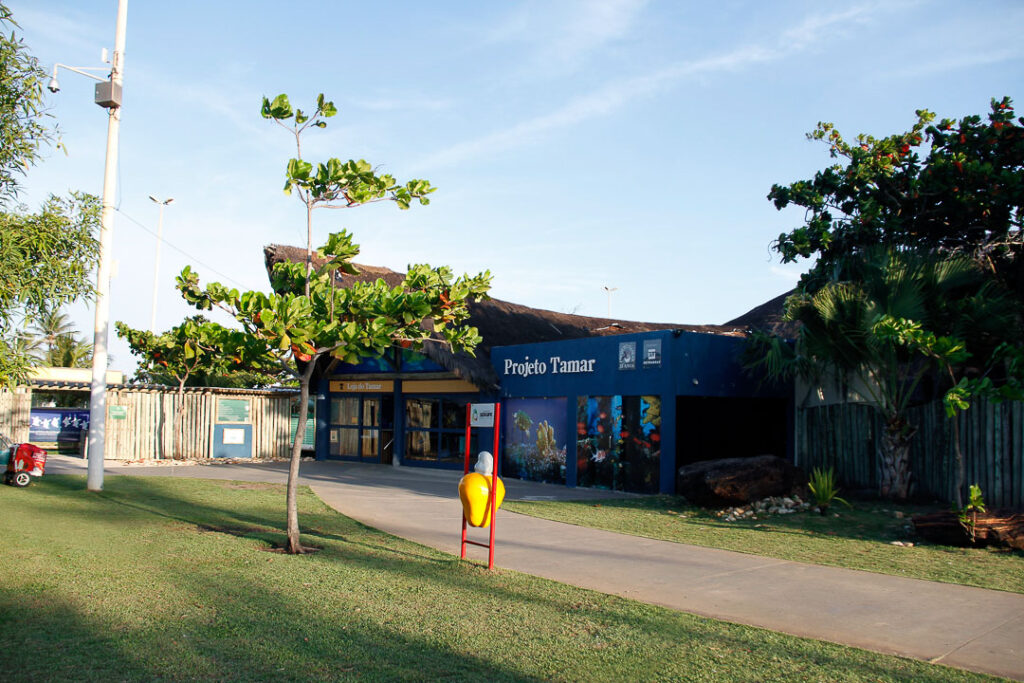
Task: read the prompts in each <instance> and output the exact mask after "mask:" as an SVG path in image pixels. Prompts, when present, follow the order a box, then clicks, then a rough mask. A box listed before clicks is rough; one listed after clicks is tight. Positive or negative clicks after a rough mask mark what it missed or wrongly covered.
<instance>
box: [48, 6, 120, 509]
mask: <svg viewBox="0 0 1024 683" xmlns="http://www.w3.org/2000/svg"><path fill="white" fill-rule="evenodd" d="M127 27H128V0H118V3H117V28H116V30H115V33H114V58H113V60H112V62H111V64H110V78H109V79H108V80H104V79H102V78H100V77H98V76H96V75H94V74H90V73H88V71H90V70H91V71H96V70H101V69H102V70H106V67H96V68H91V67H74V66H67V65H66V64H55V65H54V67H53V78H51V79H50V83H49V84H48V86H47V87H48V88H49V89H50V91H51V92H57V91H58V90H60V83H58V82H57V67H62V68H64V69H67V70H68V71H73V72H75V73H77V74H82V75H83V76H88V77H89V78H92V79H95V80H97V81H99V83H97V84H96V96H95V102H96V104H98V105H99V106H101V107H103V108H104V109H106V110H107V112H108V118H107V158H106V161H105V162H104V164H103V208H102V210H101V212H100V258H99V264H98V267H97V269H96V322H95V324H94V325H93V342H92V383H91V384H90V387H89V445H88V449H89V455H90V457H89V474H88V476H87V477H86V488H88V489H89V490H90V491H102V490H103V455H104V451H105V448H106V427H107V338H108V337H109V336H110V270H111V262H112V260H113V259H112V258H111V251H112V247H113V236H114V193H115V191H116V189H117V152H118V146H117V142H118V132H119V130H120V124H121V83H122V80H123V72H124V45H125V31H126V29H127Z"/></svg>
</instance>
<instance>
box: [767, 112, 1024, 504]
mask: <svg viewBox="0 0 1024 683" xmlns="http://www.w3.org/2000/svg"><path fill="white" fill-rule="evenodd" d="M808 137H809V138H810V139H812V140H820V141H824V142H826V143H827V144H828V145H829V151H830V154H831V156H832V158H833V159H836V160H838V161H837V163H835V164H833V165H832V166H829V167H828V168H826V169H824V170H822V171H819V172H818V173H817V174H815V176H814V177H813V178H812V179H808V180H802V181H797V182H794V183H792V184H790V185H785V186H784V185H774V186H773V187H772V189H771V192H770V193H769V195H768V198H769V199H771V200H772V201H773V202H774V203H775V206H776V208H778V209H780V210H781V209H784V208H786V207H788V206H790V205H795V206H799V207H802V208H803V209H804V214H803V224H802V225H801V226H800V227H797V228H795V229H794V230H792V231H790V232H788V233H783V234H781V235H779V237H778V240H777V241H776V242H775V244H774V248H775V250H776V251H777V252H778V253H779V254H780V255H781V257H782V261H783V262H784V263H785V262H792V261H797V260H798V259H801V258H815V259H816V263H815V264H814V266H813V268H811V270H810V271H809V272H808V273H807V274H806V275H804V276H803V277H802V278H801V281H800V283H799V285H798V287H797V292H796V293H795V294H794V295H793V296H792V297H790V299H789V300H787V302H786V313H785V318H786V319H787V320H789V321H792V322H798V323H800V324H801V325H800V328H799V332H798V333H797V338H796V340H795V344H792V345H789V344H784V343H782V341H781V340H779V339H776V338H771V337H769V336H768V335H763V334H762V335H755V336H754V338H753V342H754V346H753V349H754V351H753V353H752V358H753V360H752V362H751V365H753V366H759V367H761V368H762V369H763V370H765V371H767V373H768V374H769V375H774V376H793V375H800V376H803V377H805V378H807V379H811V380H814V379H820V377H821V375H822V373H823V372H824V371H826V370H829V371H835V372H837V373H838V374H839V375H840V376H842V377H859V378H860V380H861V386H862V390H863V391H864V392H866V393H867V394H869V395H870V398H871V399H872V402H873V405H875V407H876V408H877V409H878V410H880V411H881V412H882V414H883V416H884V418H885V423H886V431H885V433H884V434H883V438H882V448H881V451H880V454H879V455H880V462H881V468H880V469H881V473H880V474H881V477H880V493H882V494H883V495H884V496H887V497H892V498H905V497H906V496H907V493H908V491H909V485H910V474H911V473H910V471H909V459H908V453H909V444H910V440H911V439H912V437H913V435H914V433H915V432H916V426H914V425H912V424H910V423H909V422H908V421H907V419H906V410H907V408H908V407H909V405H911V403H912V401H914V400H915V398H916V395H917V393H918V391H919V387H920V386H921V383H922V382H924V381H926V380H930V381H931V382H932V383H933V384H934V385H935V386H936V387H942V389H943V391H944V392H945V393H944V396H943V399H944V402H945V405H946V409H947V414H948V415H949V416H950V417H953V418H955V416H956V414H957V413H958V412H959V411H961V410H965V409H967V408H968V407H969V405H970V400H971V399H972V398H973V397H975V396H987V397H990V398H994V399H996V400H1002V399H1015V398H1019V397H1020V396H1022V395H1024V394H1022V393H1021V387H1022V386H1024V375H1022V372H1021V370H1022V369H1024V347H1022V345H1021V341H1020V340H1021V321H1022V311H1024V234H1022V224H1024V118H1015V115H1014V110H1013V104H1012V102H1011V101H1010V99H1009V98H1003V99H1002V100H992V103H991V111H990V113H989V114H988V117H987V120H983V119H982V117H981V116H966V117H964V118H962V119H961V120H959V121H956V120H954V119H942V120H940V121H938V122H937V123H936V121H935V115H934V114H932V113H931V112H929V111H926V110H920V111H918V112H917V122H916V123H915V124H914V125H913V126H912V127H911V129H910V130H908V131H906V132H903V133H898V134H895V135H890V136H887V137H883V138H875V137H873V136H870V135H860V136H858V137H857V138H856V141H855V142H854V143H850V142H848V141H846V140H844V138H843V137H842V135H840V133H839V132H838V131H837V130H836V129H835V127H834V126H833V125H832V124H830V123H819V124H818V126H817V128H816V129H815V130H814V131H813V132H812V133H810V134H809V135H808ZM955 434H956V425H955V424H954V435H955ZM954 438H956V436H954ZM957 449H959V446H958V444H957ZM957 455H958V465H959V466H960V470H961V472H962V458H961V457H959V450H958V453H957ZM958 479H959V481H958V484H957V486H956V496H959V495H960V493H961V491H960V489H961V488H962V487H963V483H964V482H963V477H962V474H961V475H960V476H959V477H958Z"/></svg>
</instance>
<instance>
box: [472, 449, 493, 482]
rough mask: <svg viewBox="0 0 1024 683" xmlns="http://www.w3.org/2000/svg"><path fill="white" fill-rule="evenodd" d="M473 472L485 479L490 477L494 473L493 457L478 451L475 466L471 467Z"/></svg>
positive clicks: (485, 452)
mask: <svg viewBox="0 0 1024 683" xmlns="http://www.w3.org/2000/svg"><path fill="white" fill-rule="evenodd" d="M473 471H474V472H479V473H480V474H482V475H484V476H485V477H489V476H491V474H492V473H493V472H494V456H492V455H491V454H490V453H488V452H487V451H480V455H478V456H476V465H475V466H474V467H473Z"/></svg>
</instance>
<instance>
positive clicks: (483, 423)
mask: <svg viewBox="0 0 1024 683" xmlns="http://www.w3.org/2000/svg"><path fill="white" fill-rule="evenodd" d="M469 426H470V427H493V426H494V404H493V403H474V404H472V407H471V408H470V409H469Z"/></svg>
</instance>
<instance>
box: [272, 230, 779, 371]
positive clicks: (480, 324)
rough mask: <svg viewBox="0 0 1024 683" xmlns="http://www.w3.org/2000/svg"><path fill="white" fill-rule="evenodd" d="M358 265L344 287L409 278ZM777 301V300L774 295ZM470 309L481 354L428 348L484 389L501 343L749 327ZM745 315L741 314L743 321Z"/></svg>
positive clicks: (278, 253)
mask: <svg viewBox="0 0 1024 683" xmlns="http://www.w3.org/2000/svg"><path fill="white" fill-rule="evenodd" d="M263 255H264V259H265V261H266V266H267V270H268V271H270V270H271V269H272V268H273V266H274V264H275V263H278V262H281V261H293V262H304V261H305V260H306V250H305V249H303V248H301V247H290V246H284V245H278V244H272V245H270V246H267V247H265V248H264V250H263ZM318 263H319V260H318V259H317V258H316V256H315V255H314V265H318ZM353 265H355V266H356V267H357V268H358V269H359V270H360V274H359V275H356V276H351V275H346V276H344V278H339V281H338V282H339V285H340V286H346V285H348V284H352V283H354V282H358V281H373V280H376V279H377V278H382V279H383V280H384V281H385V282H387V284H388V285H390V286H392V287H395V286H397V285H399V284H401V282H402V281H403V280H404V279H405V274H404V273H399V272H396V271H393V270H390V269H388V268H382V267H380V266H368V265H363V264H353ZM773 301H775V300H774V299H773ZM769 303H771V302H769ZM766 305H767V304H766ZM469 310H470V317H469V324H470V325H473V326H474V327H476V328H477V329H478V330H479V331H480V336H481V337H482V338H483V342H482V343H481V344H480V346H479V347H477V350H476V357H475V358H474V357H472V356H469V355H468V354H464V353H459V354H452V353H451V352H450V351H448V350H446V349H444V348H442V347H441V346H440V345H439V344H427V345H426V347H425V348H424V351H423V353H424V354H426V355H427V356H428V357H429V358H430V359H431V360H433V361H434V362H435V363H437V364H438V365H440V366H441V367H443V368H445V369H446V370H448V371H450V372H452V373H453V374H455V375H456V376H457V377H460V378H462V379H465V380H467V381H469V382H472V383H474V384H476V385H477V386H478V387H480V388H481V389H484V390H489V389H493V388H496V387H497V386H498V376H497V375H496V374H495V372H494V369H493V368H492V367H491V348H493V347H495V346H511V345H514V344H532V343H537V342H549V341H563V340H566V339H581V338H584V337H607V336H612V335H617V334H632V333H636V332H651V331H655V330H683V331H686V332H703V333H706V334H719V335H730V336H744V335H745V327H746V326H745V325H742V324H739V323H735V322H730V323H726V324H725V325H680V324H678V323H645V322H635V321H632V320H616V319H612V318H594V317H590V316H585V315H573V314H570V313H558V312H556V311H547V310H544V309H540V308H530V307H529V306H522V305H520V304H514V303H511V302H509V301H502V300H500V299H486V300H484V301H476V302H470V304H469ZM755 310H757V309H755ZM748 315H749V314H748ZM745 317H746V316H741V318H737V320H741V319H742V318H745Z"/></svg>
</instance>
